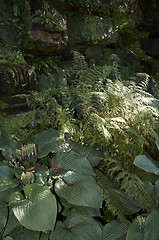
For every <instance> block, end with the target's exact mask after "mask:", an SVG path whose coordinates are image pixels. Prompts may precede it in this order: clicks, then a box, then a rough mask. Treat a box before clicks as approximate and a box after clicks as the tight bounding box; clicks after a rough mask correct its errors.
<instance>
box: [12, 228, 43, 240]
mask: <svg viewBox="0 0 159 240" xmlns="http://www.w3.org/2000/svg"><path fill="white" fill-rule="evenodd" d="M39 236H40V232H37V231H31V230H29V229H25V228H23V229H21V230H20V231H15V232H13V233H12V234H11V237H13V239H15V240H39Z"/></svg>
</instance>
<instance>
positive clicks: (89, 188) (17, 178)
mask: <svg viewBox="0 0 159 240" xmlns="http://www.w3.org/2000/svg"><path fill="white" fill-rule="evenodd" d="M0 147H1V150H2V155H3V160H2V161H1V162H0V172H1V174H0V176H1V184H0V193H1V192H2V194H3V197H2V196H1V195H0V199H1V200H0V201H1V206H2V207H3V208H0V213H1V218H2V220H1V221H0V232H1V235H0V236H1V237H3V238H6V237H8V238H9V237H10V238H13V239H14V238H15V239H19V235H21V234H22V232H21V231H23V234H24V233H25V234H24V236H23V239H25V235H27V234H29V236H32V235H33V236H32V237H31V238H32V239H34V237H38V239H39V233H38V232H40V231H48V233H49V234H47V235H46V236H45V237H46V240H47V239H50V238H49V235H50V233H51V235H50V237H51V239H52V238H53V236H54V235H55V236H56V235H57V236H58V235H59V234H62V235H61V237H62V239H67V237H68V236H67V234H70V237H71V239H77V238H76V234H77V235H79V236H78V237H79V239H80V238H81V236H85V237H86V234H88V231H89V234H90V236H88V239H96V237H99V239H100V238H101V234H102V227H101V225H100V224H99V223H98V222H97V221H95V220H94V219H93V216H96V214H97V216H98V215H99V213H98V211H99V209H100V208H101V206H102V201H103V196H102V193H103V191H102V189H101V188H100V187H99V186H98V185H97V183H96V180H95V178H94V176H95V173H94V171H93V169H92V166H91V164H90V162H89V158H87V156H83V155H80V154H79V153H76V152H74V151H73V147H74V143H73V142H71V141H69V140H68V141H67V140H64V138H63V140H62V139H61V138H60V134H59V133H58V131H57V130H53V129H50V130H47V131H44V132H42V133H40V134H37V135H35V138H34V141H33V143H28V145H23V146H22V145H21V144H20V143H19V142H16V141H15V140H13V139H10V138H8V137H7V136H1V138H0ZM87 152H88V151H87ZM96 155H97V152H96ZM49 156H50V157H49ZM70 156H71V157H70ZM83 163H84V164H85V167H86V168H85V167H84V166H83ZM17 186H18V187H19V189H18V188H17ZM8 190H9V192H8V194H5V193H6V191H8ZM6 204H7V205H6ZM7 206H8V209H7ZM68 206H69V207H68ZM70 209H71V211H70ZM91 209H92V210H91ZM93 209H94V210H93ZM64 210H65V211H64ZM66 212H67V214H66V215H65V213H66ZM86 212H87V214H86ZM8 213H9V214H8ZM13 213H14V215H13ZM58 214H59V215H62V216H63V217H62V219H63V222H60V221H58V220H57V219H58ZM75 222H76V223H77V224H79V228H77V227H76V224H75ZM55 224H56V227H55ZM59 226H63V227H62V228H61V230H60V231H61V233H60V232H59ZM71 229H72V230H71ZM82 229H83V230H82ZM28 231H29V232H28ZM34 234H35V236H34ZM92 237H94V238H92Z"/></svg>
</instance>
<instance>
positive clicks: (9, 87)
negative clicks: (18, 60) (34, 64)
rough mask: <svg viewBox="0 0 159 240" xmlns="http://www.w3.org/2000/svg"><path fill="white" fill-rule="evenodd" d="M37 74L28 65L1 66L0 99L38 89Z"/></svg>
mask: <svg viewBox="0 0 159 240" xmlns="http://www.w3.org/2000/svg"><path fill="white" fill-rule="evenodd" d="M36 80H37V78H36V74H35V72H34V70H33V69H32V68H31V67H30V66H29V65H27V64H22V65H20V64H19V65H16V64H9V63H1V64H0V99H1V100H6V99H7V98H9V97H10V96H14V95H16V94H20V93H27V92H28V91H30V90H34V89H35V88H36Z"/></svg>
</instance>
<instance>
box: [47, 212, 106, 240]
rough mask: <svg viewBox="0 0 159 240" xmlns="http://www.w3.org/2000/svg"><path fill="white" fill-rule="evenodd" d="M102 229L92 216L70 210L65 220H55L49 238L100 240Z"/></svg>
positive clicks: (52, 239)
mask: <svg viewBox="0 0 159 240" xmlns="http://www.w3.org/2000/svg"><path fill="white" fill-rule="evenodd" d="M101 236H102V229H101V226H100V225H99V223H98V222H96V221H95V220H94V219H93V218H92V217H89V216H86V215H82V214H80V213H78V212H77V211H76V210H72V211H71V212H70V213H69V214H68V216H67V219H66V220H65V222H63V223H62V222H57V225H56V228H55V231H53V232H52V233H51V235H50V240H55V239H59V240H81V239H82V240H83V239H84V240H97V239H98V240H101Z"/></svg>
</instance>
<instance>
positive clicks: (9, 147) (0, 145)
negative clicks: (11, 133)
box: [0, 136, 22, 160]
mask: <svg viewBox="0 0 159 240" xmlns="http://www.w3.org/2000/svg"><path fill="white" fill-rule="evenodd" d="M21 147H22V144H21V143H19V142H17V141H15V140H14V139H12V138H9V137H8V136H0V150H2V154H3V156H4V157H5V158H6V159H7V160H11V159H13V158H14V156H15V152H16V149H19V148H21Z"/></svg>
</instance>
